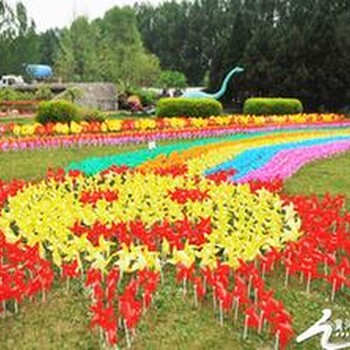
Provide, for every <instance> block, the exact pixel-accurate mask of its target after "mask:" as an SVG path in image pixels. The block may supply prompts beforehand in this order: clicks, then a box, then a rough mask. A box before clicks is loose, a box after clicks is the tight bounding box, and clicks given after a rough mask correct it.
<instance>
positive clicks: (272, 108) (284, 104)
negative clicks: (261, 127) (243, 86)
mask: <svg viewBox="0 0 350 350" xmlns="http://www.w3.org/2000/svg"><path fill="white" fill-rule="evenodd" d="M302 111H303V105H302V103H301V102H300V101H299V100H298V99H294V98H249V99H248V100H246V101H245V103H244V107H243V112H244V114H254V115H282V114H297V113H301V112H302Z"/></svg>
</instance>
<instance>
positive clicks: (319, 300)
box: [0, 146, 350, 350]
mask: <svg viewBox="0 0 350 350" xmlns="http://www.w3.org/2000/svg"><path fill="white" fill-rule="evenodd" d="M138 147H142V146H138ZM138 147H132V148H130V147H128V148H121V149H118V148H117V149H116V148H114V147H102V148H85V149H80V150H78V149H70V150H56V151H34V152H18V153H6V154H4V153H2V154H0V178H3V179H7V180H8V179H11V178H13V177H17V178H25V179H34V178H37V177H41V176H43V175H44V174H45V172H46V169H47V167H48V166H53V167H64V166H66V165H68V163H69V162H71V161H73V160H81V159H84V158H87V157H92V156H99V155H109V154H115V153H117V152H121V151H126V150H130V149H136V148H138ZM143 147H145V146H143ZM349 173H350V153H347V154H343V155H340V156H337V157H334V158H331V159H326V160H322V161H318V162H315V163H312V164H309V165H308V166H306V167H305V168H303V169H302V170H301V171H300V172H299V173H298V174H296V175H295V176H294V177H293V178H292V179H290V180H288V181H287V183H286V187H285V191H286V192H287V193H291V194H292V193H299V194H300V193H304V194H310V193H316V194H318V195H322V194H324V193H325V192H330V193H333V194H335V193H344V194H346V196H347V198H348V199H349V198H350V176H349ZM348 203H349V201H348ZM166 276H168V275H166ZM283 276H284V274H283V272H282V271H280V272H279V273H276V274H275V275H274V276H273V277H269V278H268V279H267V284H268V286H269V287H270V288H273V289H275V290H276V293H277V294H276V297H277V298H278V299H280V300H283V302H284V303H285V306H286V309H287V310H288V311H290V312H291V313H292V315H293V317H294V327H295V330H296V332H297V333H300V332H301V331H303V330H304V329H305V328H308V327H309V326H310V325H311V324H312V323H314V322H315V321H316V320H318V319H319V317H320V316H321V311H322V310H323V309H324V308H326V307H331V308H332V310H333V311H334V313H335V314H336V315H339V317H341V318H343V319H345V318H350V293H349V291H348V290H347V291H345V292H343V293H342V294H339V295H337V298H336V301H335V303H333V304H330V303H329V301H328V298H329V295H330V288H329V287H327V286H325V284H324V283H319V282H315V283H313V284H312V287H311V290H312V292H311V294H307V293H306V292H305V284H299V282H297V281H295V280H293V281H292V282H291V284H290V286H289V288H288V293H286V290H285V289H284V287H283V282H282V281H283ZM88 305H89V299H88V297H87V295H86V291H85V290H84V288H82V283H80V281H74V282H73V284H72V288H71V290H70V291H69V293H67V292H66V290H65V288H64V286H63V285H60V284H57V285H56V286H55V287H54V289H53V291H52V292H51V293H50V294H49V296H48V300H47V302H46V303H45V304H42V303H41V300H39V298H38V299H37V300H34V301H33V302H25V303H24V305H22V306H21V308H20V312H19V314H16V315H9V316H8V317H6V319H1V318H0V349H1V350H7V349H8V350H13V349H14V350H22V349H23V350H28V349H31V350H32V349H33V350H34V349H38V350H39V349H40V350H42V349H50V350H51V349H67V350H68V349H69V350H70V349H82V350H88V349H91V350H92V349H100V345H99V343H98V334H96V333H92V332H91V331H90V330H89V311H88V310H89V308H88ZM242 330H243V318H242V317H241V318H240V320H239V322H238V324H236V325H235V324H234V323H233V317H232V315H230V317H228V318H227V319H226V320H225V324H224V327H221V326H220V324H219V321H218V314H217V311H215V310H213V308H212V305H211V303H210V300H208V301H207V302H206V303H205V304H203V305H201V306H200V308H196V307H195V306H194V303H193V296H192V295H191V293H190V294H189V295H188V296H187V297H186V298H185V299H184V298H183V296H182V293H181V289H180V287H179V286H176V285H175V284H174V282H172V279H171V278H170V277H169V276H168V277H166V278H165V282H164V283H163V284H162V285H161V287H160V289H159V293H158V294H157V296H156V298H155V300H154V303H153V306H152V307H151V309H150V310H149V311H148V312H147V314H146V315H145V316H144V317H143V318H142V321H141V324H140V326H139V328H138V331H137V337H136V340H135V342H134V343H133V347H132V348H133V349H137V350H144V349H145V350H148V349H149V350H151V349H154V350H156V349H169V350H170V349H184V350H185V349H186V350H187V349H190V350H192V349H194V350H195V349H198V350H199V349H208V350H209V349H227V350H229V349H230V350H231V349H232V350H233V349H238V350H240V349H242V350H268V349H273V338H272V337H271V336H266V334H265V335H262V336H258V335H256V333H251V334H250V335H249V339H248V340H247V341H245V342H243V341H242ZM121 336H122V335H121ZM319 344H320V343H319V338H317V339H314V340H312V341H309V342H307V343H305V344H302V345H299V346H297V345H296V344H292V345H291V346H290V349H308V350H315V349H319V348H320V345H319ZM121 345H122V347H123V348H125V343H124V341H122V342H121Z"/></svg>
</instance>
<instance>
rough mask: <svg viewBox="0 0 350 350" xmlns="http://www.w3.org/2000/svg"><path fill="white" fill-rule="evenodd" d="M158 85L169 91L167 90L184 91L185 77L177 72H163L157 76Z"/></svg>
mask: <svg viewBox="0 0 350 350" xmlns="http://www.w3.org/2000/svg"><path fill="white" fill-rule="evenodd" d="M158 85H159V86H160V87H161V88H166V89H169V88H178V89H184V88H185V87H186V85H187V83H186V76H185V74H183V73H181V72H178V71H172V70H165V71H163V72H162V73H161V74H160V76H159V79H158Z"/></svg>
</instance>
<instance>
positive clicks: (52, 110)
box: [36, 100, 81, 124]
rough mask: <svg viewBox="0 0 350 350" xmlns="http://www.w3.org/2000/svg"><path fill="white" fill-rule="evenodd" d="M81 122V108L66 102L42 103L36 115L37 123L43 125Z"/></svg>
mask: <svg viewBox="0 0 350 350" xmlns="http://www.w3.org/2000/svg"><path fill="white" fill-rule="evenodd" d="M80 120H81V117H80V113H79V108H78V107H77V106H76V105H75V104H74V103H72V102H69V101H64V100H57V101H48V102H41V103H40V104H39V107H38V112H37V115H36V121H37V122H39V123H41V124H47V123H69V122H71V121H80Z"/></svg>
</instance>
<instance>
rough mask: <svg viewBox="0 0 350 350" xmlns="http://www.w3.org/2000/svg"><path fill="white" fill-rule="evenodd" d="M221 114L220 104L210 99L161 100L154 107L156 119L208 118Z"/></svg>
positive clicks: (180, 98)
mask: <svg viewBox="0 0 350 350" xmlns="http://www.w3.org/2000/svg"><path fill="white" fill-rule="evenodd" d="M221 113H222V105H221V103H220V102H218V101H216V100H214V99H210V98H182V97H179V98H162V99H160V100H159V102H158V103H157V107H156V115H157V117H210V116H213V115H214V116H216V115H220V114H221Z"/></svg>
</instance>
